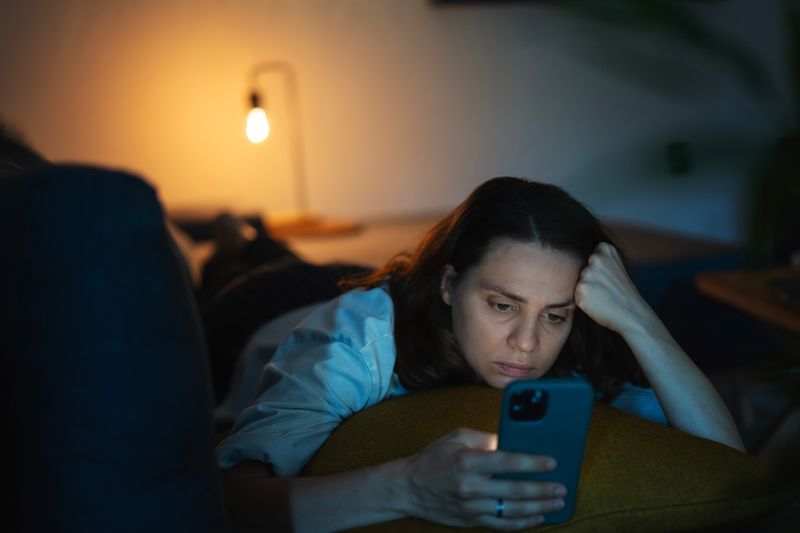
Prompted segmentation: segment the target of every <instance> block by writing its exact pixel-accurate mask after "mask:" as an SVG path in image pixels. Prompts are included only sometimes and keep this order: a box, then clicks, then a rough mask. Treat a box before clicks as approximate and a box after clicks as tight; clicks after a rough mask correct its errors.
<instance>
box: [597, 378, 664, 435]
mask: <svg viewBox="0 0 800 533" xmlns="http://www.w3.org/2000/svg"><path fill="white" fill-rule="evenodd" d="M609 405H610V406H611V407H614V408H616V409H619V410H620V411H624V412H626V413H629V414H632V415H636V416H638V417H640V418H644V419H645V420H650V421H651V422H656V423H658V424H664V425H667V415H665V414H664V410H663V409H662V408H661V404H660V403H659V402H658V398H657V397H656V393H655V392H653V389H651V388H649V387H639V386H638V385H633V384H631V383H626V384H625V385H624V386H623V388H622V391H621V392H620V393H619V395H618V396H617V397H616V398H614V399H613V400H611V402H610V403H609Z"/></svg>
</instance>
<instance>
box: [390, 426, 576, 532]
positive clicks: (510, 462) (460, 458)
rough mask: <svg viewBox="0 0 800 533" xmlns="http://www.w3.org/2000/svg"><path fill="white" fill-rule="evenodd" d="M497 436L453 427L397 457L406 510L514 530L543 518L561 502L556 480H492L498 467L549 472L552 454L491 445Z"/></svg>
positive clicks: (426, 516)
mask: <svg viewBox="0 0 800 533" xmlns="http://www.w3.org/2000/svg"><path fill="white" fill-rule="evenodd" d="M496 446H497V436H496V435H495V434H493V433H484V432H479V431H474V430H470V429H458V430H456V431H454V432H452V433H450V434H448V435H446V436H445V437H442V438H441V439H439V440H438V441H436V442H434V443H432V444H430V445H429V446H428V447H426V448H425V449H424V450H422V451H421V452H420V453H418V454H416V455H414V456H411V457H407V458H404V459H400V460H399V461H402V462H403V464H402V465H399V466H400V471H401V472H403V471H404V472H405V473H406V478H405V479H406V482H407V484H408V485H407V487H406V488H407V491H405V492H406V495H407V497H408V498H410V500H408V502H407V503H408V507H409V508H408V509H407V512H408V514H410V515H412V516H417V517H419V518H424V519H426V520H430V521H432V522H437V523H440V524H446V525H453V526H468V527H475V526H483V527H491V528H494V529H503V530H516V529H523V528H526V527H531V526H534V525H537V524H540V523H542V522H543V520H544V518H543V515H544V514H545V513H549V512H554V511H558V510H559V509H561V508H562V507H563V506H564V499H563V498H564V496H565V495H566V488H565V487H564V486H563V485H562V484H560V483H552V482H541V481H531V480H510V479H496V478H494V477H493V474H495V473H497V472H526V473H530V472H549V471H552V470H553V469H555V467H556V464H555V460H554V459H553V458H551V457H544V456H538V455H529V454H523V453H512V452H504V451H499V450H496Z"/></svg>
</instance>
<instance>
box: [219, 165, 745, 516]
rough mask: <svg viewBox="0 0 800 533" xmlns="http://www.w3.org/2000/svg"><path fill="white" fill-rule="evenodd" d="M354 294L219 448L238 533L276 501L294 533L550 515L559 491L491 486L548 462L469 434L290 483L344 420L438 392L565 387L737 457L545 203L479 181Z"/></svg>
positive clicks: (301, 340) (648, 314) (706, 386)
mask: <svg viewBox="0 0 800 533" xmlns="http://www.w3.org/2000/svg"><path fill="white" fill-rule="evenodd" d="M351 286H353V287H355V288H356V289H357V290H353V291H350V292H348V293H345V294H344V295H342V296H340V297H338V298H336V299H334V300H332V301H330V302H328V303H325V304H323V305H321V306H318V307H316V308H314V310H313V311H311V312H310V314H308V311H303V312H302V313H301V314H307V316H306V318H305V319H304V321H303V322H302V323H301V324H300V325H299V326H297V327H296V328H294V329H293V330H292V331H291V333H290V334H289V336H288V337H287V338H286V340H285V341H284V342H283V343H282V344H281V345H280V346H279V347H278V348H277V350H276V351H275V353H274V355H273V356H272V358H271V361H270V362H269V364H267V365H266V367H265V368H264V373H263V376H262V381H261V390H262V391H263V392H262V393H261V394H260V396H259V397H258V398H257V400H256V401H255V403H254V404H253V405H252V406H251V407H249V408H247V409H245V410H244V412H242V414H241V415H240V416H239V418H238V420H237V422H236V425H235V426H234V429H233V433H232V434H231V436H230V437H229V438H228V439H227V440H226V441H224V442H223V443H222V444H221V445H220V447H219V450H218V452H219V463H220V465H221V466H222V467H223V468H226V469H230V470H229V471H228V473H227V474H226V481H227V485H228V487H229V499H230V505H231V512H232V514H233V518H234V522H237V521H240V519H242V517H248V518H250V519H256V520H258V519H265V520H269V519H272V520H274V518H275V517H276V516H279V515H280V511H275V510H271V511H270V510H267V509H266V508H265V505H267V502H271V503H273V504H274V503H275V502H276V500H275V498H276V495H279V494H287V495H288V501H284V502H283V503H284V504H285V507H286V509H284V510H283V513H284V514H283V515H282V516H283V518H284V520H285V523H289V522H291V523H292V525H293V527H294V528H295V529H296V530H298V531H319V530H326V531H330V530H339V529H345V528H351V527H356V526H361V525H366V524H370V523H376V522H381V521H385V520H391V519H397V518H401V517H405V516H415V517H420V518H424V519H427V520H431V521H434V522H439V523H442V524H450V525H459V526H488V527H493V528H498V529H509V530H511V529H520V528H525V527H530V526H532V525H535V524H538V523H540V522H541V521H542V520H543V518H542V515H543V514H545V513H547V512H552V511H554V510H557V509H559V508H560V507H561V506H563V500H562V497H563V495H564V494H565V488H564V487H563V486H561V485H559V484H555V483H540V482H535V481H508V480H498V479H493V478H492V474H493V473H495V472H500V471H502V472H513V471H525V470H529V471H530V470H533V471H545V470H548V469H551V468H553V460H552V459H551V458H548V457H540V456H529V455H523V454H513V453H507V452H501V451H496V450H495V436H494V435H491V434H486V433H481V432H477V431H472V430H468V429H462V430H458V431H456V432H454V433H451V434H450V435H448V436H446V437H444V438H443V439H441V440H439V441H437V442H435V443H433V444H431V445H430V446H428V447H427V448H426V449H424V450H423V451H421V452H420V453H418V454H417V455H415V456H412V457H406V458H401V459H397V460H395V461H391V462H389V463H386V464H383V465H379V466H376V467H371V468H366V469H361V470H358V471H353V472H348V473H345V474H341V475H335V476H330V477H324V478H299V477H294V476H296V474H297V473H298V472H299V470H300V468H302V466H303V465H304V464H305V462H306V461H307V460H308V459H309V458H310V457H311V456H312V455H313V454H314V452H316V450H317V449H318V448H319V446H321V445H322V443H323V442H324V441H325V439H326V438H327V437H328V435H329V434H330V433H331V432H332V431H333V430H334V429H335V428H336V427H337V425H338V424H339V423H340V422H341V421H342V420H343V419H344V418H346V417H348V416H350V415H352V414H353V413H355V412H358V411H360V410H362V409H365V408H367V407H369V406H370V405H373V404H375V403H378V402H380V401H382V400H384V399H386V398H389V397H392V396H396V395H400V394H405V393H408V392H409V391H413V390H420V389H428V388H432V387H437V386H442V385H447V384H455V383H464V382H475V381H478V382H484V383H486V384H488V385H490V386H492V387H497V388H502V387H504V386H505V385H507V384H508V383H509V382H511V381H513V380H516V379H522V378H528V379H531V378H539V377H543V376H564V375H576V374H578V375H582V376H584V377H585V378H586V379H588V380H589V381H590V382H591V383H592V385H593V386H594V387H595V389H596V391H597V394H598V397H600V398H601V399H602V400H603V401H606V402H609V403H610V404H611V405H613V406H615V407H618V408H620V409H623V410H626V411H629V412H632V413H635V414H638V415H639V416H643V417H645V418H650V419H653V420H659V419H661V420H663V419H664V417H665V418H666V421H667V422H668V423H669V424H670V425H672V426H674V427H676V428H678V429H680V430H682V431H685V432H687V433H691V434H694V435H698V436H701V437H704V438H709V439H713V440H716V441H718V442H721V443H723V444H726V445H728V446H731V447H734V448H737V449H740V450H741V449H742V448H743V447H742V443H741V440H740V438H739V435H738V433H737V430H736V427H735V425H734V423H733V421H732V418H731V416H730V414H729V413H728V411H727V409H726V408H725V405H724V404H723V402H722V401H721V399H720V398H719V396H718V395H717V393H716V391H715V390H714V388H713V387H712V385H711V384H710V383H709V381H708V380H707V378H706V377H705V376H704V375H703V374H702V372H701V371H700V370H699V369H698V368H697V367H696V366H695V365H694V364H693V363H692V361H691V360H690V359H689V358H688V357H687V356H686V355H685V354H684V353H683V352H682V351H681V349H680V348H679V347H678V346H677V344H676V343H675V342H674V340H673V339H672V338H671V337H670V335H669V333H668V332H667V331H666V330H665V328H664V326H663V325H662V324H661V322H660V321H659V320H658V318H657V317H656V316H655V314H654V313H653V311H652V310H651V309H650V308H649V307H648V306H647V304H646V303H645V302H644V301H643V300H642V298H641V296H640V295H639V294H638V292H637V291H636V289H635V287H634V286H633V284H632V283H631V281H630V279H629V277H628V275H627V273H626V270H625V266H624V262H623V260H622V258H621V257H620V254H619V253H618V251H617V250H616V248H615V247H614V246H613V245H612V244H611V239H610V238H609V236H608V235H607V233H606V232H605V231H604V230H603V228H602V226H601V225H600V223H599V222H598V221H597V219H596V218H595V217H594V216H592V215H591V214H590V213H589V212H588V211H587V210H586V209H585V208H584V207H583V206H582V205H581V204H580V203H578V202H577V201H575V200H574V199H573V198H571V197H570V196H569V195H568V194H566V193H565V192H564V191H562V190H561V189H559V188H557V187H555V186H552V185H545V184H541V183H536V182H531V181H527V180H523V179H516V178H495V179H492V180H489V181H487V182H486V183H484V184H483V185H481V186H480V187H478V188H477V189H476V190H475V191H474V192H473V193H472V194H471V195H470V196H469V197H468V198H467V199H466V200H465V201H464V202H463V203H462V204H461V205H460V206H458V207H457V208H456V209H455V210H454V211H453V212H452V213H451V214H450V215H448V216H447V217H445V218H444V219H443V220H442V221H440V222H439V223H438V224H436V225H435V226H434V227H433V228H432V229H431V230H430V231H429V232H428V234H427V235H426V236H425V238H424V239H423V240H422V242H421V243H420V245H419V246H418V248H417V250H416V252H415V253H414V254H413V255H401V256H398V257H396V258H395V259H394V260H392V261H390V262H389V264H388V265H387V266H386V267H385V268H383V269H382V270H381V271H379V272H377V273H375V274H373V275H371V276H369V277H367V278H364V279H361V280H357V281H355V282H352V283H351ZM266 329H267V330H269V326H267V328H266ZM267 333H268V334H265V338H266V337H269V336H270V335H273V336H274V333H275V332H267ZM258 337H259V335H256V338H258ZM257 344H258V343H257V342H256V343H255V345H256V346H257ZM648 385H649V387H652V388H649V387H648ZM254 461H255V462H254ZM265 465H266V467H265ZM267 473H269V474H267ZM272 474H275V475H277V476H279V477H276V478H273V477H270V476H271V475H272ZM499 499H503V501H504V502H505V510H504V512H503V513H502V516H498V515H499V514H500V513H497V501H498V500H499ZM269 513H277V514H272V515H270V518H268V515H269ZM273 525H274V523H273Z"/></svg>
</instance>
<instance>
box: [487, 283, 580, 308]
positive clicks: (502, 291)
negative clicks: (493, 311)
mask: <svg viewBox="0 0 800 533" xmlns="http://www.w3.org/2000/svg"><path fill="white" fill-rule="evenodd" d="M481 288H482V289H485V290H487V291H492V292H496V293H498V294H502V295H503V296H505V297H506V298H508V299H510V300H514V301H515V302H519V303H523V304H526V303H528V300H527V299H526V298H525V297H523V296H520V295H519V294H514V293H513V292H511V291H509V290H508V289H504V288H503V287H501V286H500V285H491V284H488V283H481ZM573 305H575V300H574V299H572V298H570V299H569V300H566V301H563V302H557V303H554V304H548V305H546V306H545V308H546V309H558V308H561V307H571V306H573Z"/></svg>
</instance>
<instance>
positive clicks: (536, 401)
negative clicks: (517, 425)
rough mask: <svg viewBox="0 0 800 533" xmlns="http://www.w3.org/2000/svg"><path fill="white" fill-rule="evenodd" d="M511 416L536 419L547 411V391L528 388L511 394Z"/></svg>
mask: <svg viewBox="0 0 800 533" xmlns="http://www.w3.org/2000/svg"><path fill="white" fill-rule="evenodd" d="M509 410H510V412H509V416H510V417H511V419H512V420H520V421H536V420H541V419H542V418H544V415H545V413H546V412H547V391H545V390H542V389H528V390H524V391H522V392H517V393H514V394H512V395H511V405H510V407H509Z"/></svg>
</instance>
